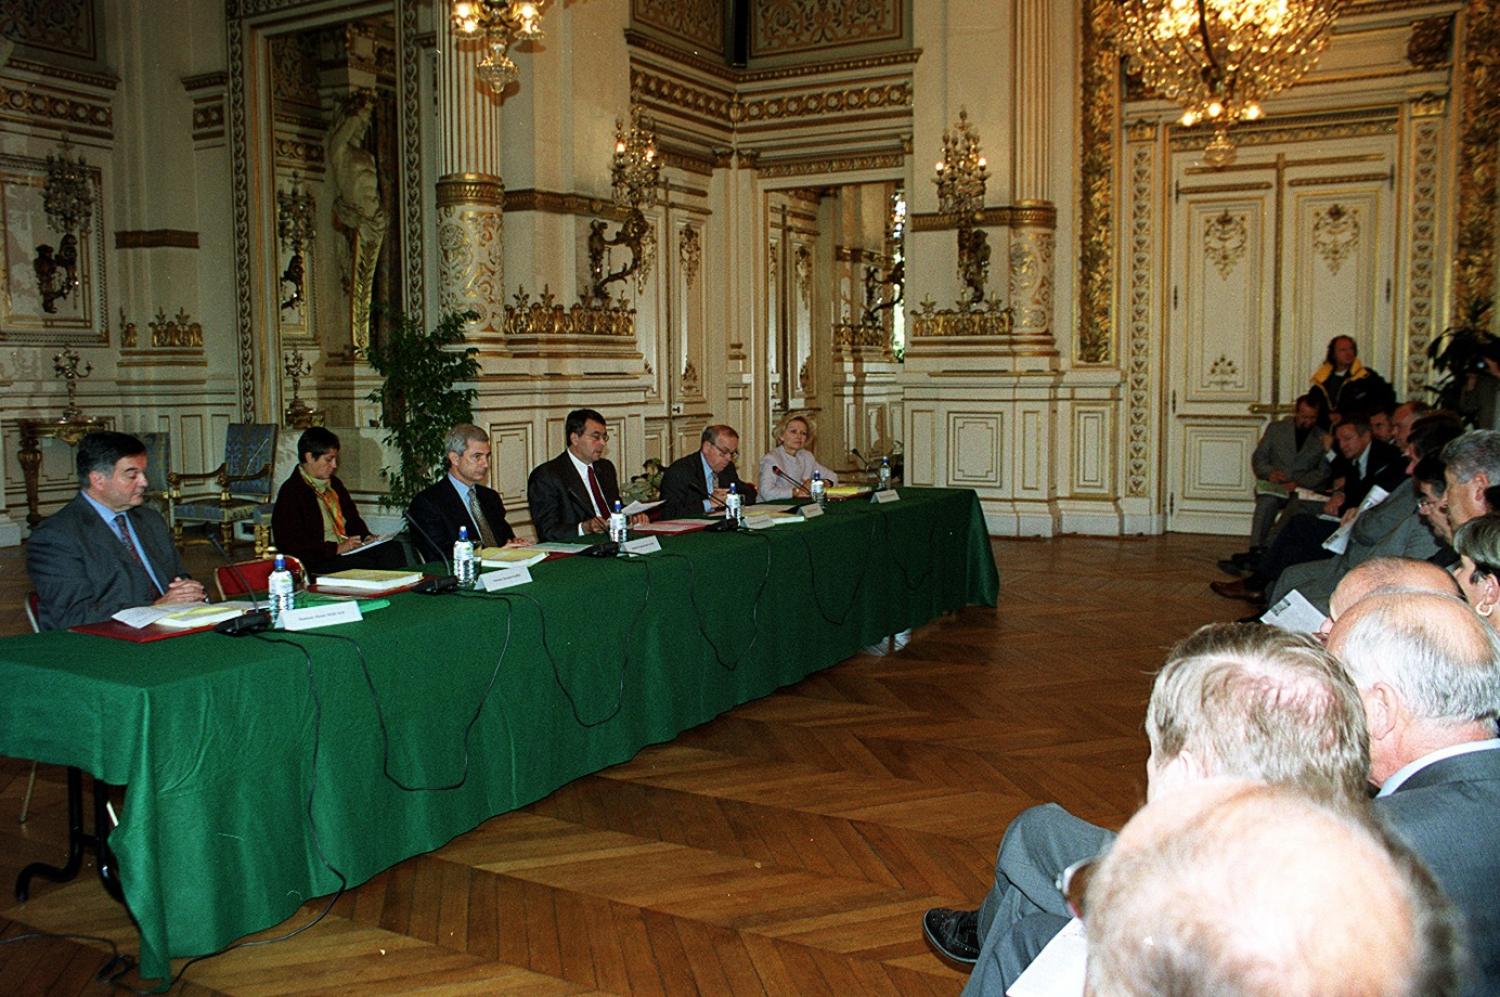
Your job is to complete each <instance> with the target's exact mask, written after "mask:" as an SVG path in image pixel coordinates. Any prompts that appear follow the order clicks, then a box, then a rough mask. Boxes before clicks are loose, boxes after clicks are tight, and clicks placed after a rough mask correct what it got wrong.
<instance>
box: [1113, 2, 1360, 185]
mask: <svg viewBox="0 0 1500 997" xmlns="http://www.w3.org/2000/svg"><path fill="white" fill-rule="evenodd" d="M1346 2H1347V0H1117V3H1116V5H1115V14H1116V15H1117V18H1118V20H1117V25H1116V31H1115V40H1116V42H1117V43H1118V44H1119V46H1120V48H1121V50H1122V51H1123V52H1124V54H1125V55H1126V56H1127V58H1128V59H1129V61H1130V66H1131V68H1132V69H1133V70H1135V71H1137V72H1139V73H1140V74H1141V77H1142V79H1143V80H1144V81H1145V83H1146V85H1147V86H1148V87H1150V88H1151V89H1152V90H1155V91H1156V92H1157V93H1159V94H1161V95H1162V96H1163V97H1166V98H1168V99H1169V100H1174V101H1176V102H1177V103H1179V104H1181V105H1182V106H1183V109H1184V110H1183V115H1182V124H1183V125H1184V126H1187V127H1192V126H1193V125H1196V124H1198V123H1199V122H1204V121H1206V122H1208V123H1210V124H1211V125H1212V126H1213V129H1214V137H1213V140H1212V141H1211V142H1210V143H1209V144H1208V147H1207V148H1206V149H1205V150H1204V159H1205V160H1206V161H1207V162H1208V163H1209V165H1211V166H1224V165H1227V164H1228V163H1231V162H1233V161H1234V142H1233V141H1231V140H1230V138H1229V126H1230V125H1232V124H1233V123H1235V122H1236V121H1254V120H1256V119H1258V118H1259V117H1261V115H1262V113H1263V111H1262V109H1261V101H1263V100H1265V99H1266V98H1268V97H1271V96H1272V95H1274V94H1277V93H1280V92H1281V91H1282V90H1285V89H1286V88H1288V87H1290V86H1291V85H1292V84H1294V83H1296V82H1297V81H1298V80H1299V79H1301V78H1302V77H1303V76H1304V75H1306V73H1307V71H1308V70H1309V69H1311V68H1312V67H1313V64H1314V63H1316V62H1317V61H1318V56H1319V55H1320V54H1321V53H1322V51H1323V49H1324V48H1326V47H1327V45H1328V38H1329V34H1330V31H1331V28H1332V27H1333V21H1334V18H1336V17H1337V16H1338V14H1339V11H1341V10H1342V9H1343V7H1344V5H1345V3H1346Z"/></svg>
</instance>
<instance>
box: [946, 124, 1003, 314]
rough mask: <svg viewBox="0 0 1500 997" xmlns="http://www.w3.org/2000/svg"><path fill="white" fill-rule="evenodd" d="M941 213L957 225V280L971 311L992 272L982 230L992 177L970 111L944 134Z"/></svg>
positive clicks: (982, 300)
mask: <svg viewBox="0 0 1500 997" xmlns="http://www.w3.org/2000/svg"><path fill="white" fill-rule="evenodd" d="M936 173H937V175H936V176H935V177H933V179H932V182H933V183H935V184H937V189H938V210H939V211H941V212H942V213H943V214H945V215H951V216H953V218H954V220H955V222H956V223H957V225H958V279H959V280H960V281H962V282H963V283H964V286H966V287H967V288H968V301H967V302H965V304H966V305H967V307H969V308H977V307H979V306H980V305H981V304H982V303H983V302H984V284H985V281H986V280H987V279H988V278H989V272H990V245H989V236H988V235H986V234H985V232H984V230H983V229H981V228H979V222H980V221H982V220H983V213H984V187H985V182H986V181H988V180H989V178H990V174H989V170H988V169H987V164H986V162H985V158H984V156H983V155H981V154H980V151H979V133H978V132H976V131H974V129H973V127H972V126H970V124H969V114H968V111H966V110H964V109H963V108H960V109H959V112H958V123H957V124H955V125H954V126H953V127H952V128H951V129H947V130H945V131H944V132H943V158H942V159H941V160H939V161H938V163H937V166H936Z"/></svg>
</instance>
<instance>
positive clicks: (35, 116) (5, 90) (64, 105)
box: [0, 85, 115, 138]
mask: <svg viewBox="0 0 1500 997" xmlns="http://www.w3.org/2000/svg"><path fill="white" fill-rule="evenodd" d="M0 115H3V116H4V117H6V118H9V119H10V120H12V121H18V122H21V123H23V124H27V125H31V126H32V127H35V128H48V129H50V128H58V127H62V128H65V129H66V130H67V131H69V132H70V133H72V134H74V135H93V136H97V137H99V138H109V137H111V136H112V135H113V133H114V125H115V118H114V111H113V110H112V109H111V107H110V105H109V102H108V101H107V100H105V99H102V98H101V99H99V100H97V101H95V100H80V99H79V98H78V96H77V95H76V94H65V93H60V92H57V91H52V92H49V91H48V90H47V89H45V88H44V87H41V86H27V85H23V86H20V87H11V86H4V85H0Z"/></svg>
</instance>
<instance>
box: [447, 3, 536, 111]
mask: <svg viewBox="0 0 1500 997" xmlns="http://www.w3.org/2000/svg"><path fill="white" fill-rule="evenodd" d="M547 3H548V0H459V2H458V3H455V4H454V5H453V30H454V31H456V32H458V33H459V34H461V35H465V36H468V37H471V38H480V39H482V40H483V42H484V46H485V53H484V55H483V56H482V57H481V58H480V60H479V65H478V66H476V67H475V69H474V75H475V76H476V77H478V79H479V82H480V83H482V84H484V85H485V86H486V87H488V88H489V89H490V90H492V91H494V92H495V93H497V94H498V93H499V92H500V91H502V90H504V89H505V88H506V87H508V86H510V85H511V84H512V83H514V82H516V81H517V80H518V79H520V72H519V71H518V70H517V69H516V64H515V62H513V61H512V60H511V58H510V47H511V46H512V45H514V44H516V43H518V42H534V41H538V40H540V39H541V38H542V13H543V11H545V10H546V8H547Z"/></svg>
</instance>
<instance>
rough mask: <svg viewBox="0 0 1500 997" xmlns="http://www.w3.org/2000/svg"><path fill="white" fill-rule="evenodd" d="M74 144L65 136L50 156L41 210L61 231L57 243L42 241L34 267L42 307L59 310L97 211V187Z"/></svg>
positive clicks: (75, 274)
mask: <svg viewBox="0 0 1500 997" xmlns="http://www.w3.org/2000/svg"><path fill="white" fill-rule="evenodd" d="M72 149H73V145H72V143H71V142H69V141H68V139H67V137H66V136H64V137H63V140H62V146H61V148H60V149H59V151H58V153H57V154H56V155H52V154H48V156H47V177H46V180H45V181H44V182H43V185H42V210H43V211H44V212H45V213H46V216H47V225H48V227H49V228H51V229H52V230H53V231H54V232H56V233H57V234H58V235H60V236H62V238H61V239H59V240H58V243H57V246H56V247H53V246H52V245H51V244H50V243H45V242H44V243H39V244H38V245H37V247H36V250H35V252H36V256H35V258H34V259H33V260H32V264H31V265H32V269H33V270H34V271H35V273H36V286H37V292H38V293H39V294H40V295H41V298H42V310H43V311H45V312H48V313H51V314H55V313H56V312H57V301H58V299H59V298H65V297H67V296H68V295H69V294H71V293H72V292H73V289H74V288H76V287H77V286H78V263H79V255H78V237H79V236H81V235H85V234H87V233H88V231H89V229H90V227H91V223H92V219H93V211H94V187H93V183H92V181H91V180H90V179H89V167H88V164H87V163H86V162H84V160H83V157H82V156H79V157H78V158H77V159H73V158H71V156H70V153H71V152H72Z"/></svg>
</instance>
